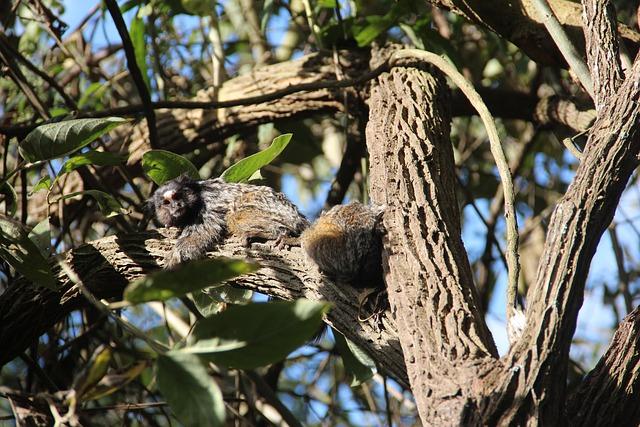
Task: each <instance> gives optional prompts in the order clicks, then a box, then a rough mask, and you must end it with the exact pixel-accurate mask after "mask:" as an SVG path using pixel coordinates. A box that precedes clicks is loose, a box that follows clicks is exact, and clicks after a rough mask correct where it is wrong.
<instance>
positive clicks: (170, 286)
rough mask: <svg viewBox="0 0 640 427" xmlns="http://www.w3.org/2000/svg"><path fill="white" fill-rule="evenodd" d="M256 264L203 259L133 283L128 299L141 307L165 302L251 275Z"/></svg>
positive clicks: (126, 294)
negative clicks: (145, 303)
mask: <svg viewBox="0 0 640 427" xmlns="http://www.w3.org/2000/svg"><path fill="white" fill-rule="evenodd" d="M258 268H259V266H258V265H256V264H250V263H248V262H245V261H240V260H234V259H225V258H218V259H201V260H196V261H190V262H187V263H184V264H181V265H180V266H179V267H178V268H177V269H175V270H161V271H157V272H155V273H152V274H149V275H148V276H146V277H143V278H142V279H139V280H136V281H134V282H132V283H130V284H129V285H128V286H127V288H126V289H125V291H124V299H126V300H127V301H129V302H131V303H134V304H137V303H141V302H146V301H156V300H157V301H164V300H167V299H169V298H173V297H178V296H181V295H184V294H187V293H189V292H193V291H196V290H198V289H203V288H206V287H208V286H212V285H215V284H217V283H220V282H224V281H225V280H229V279H231V278H233V277H237V276H241V275H243V274H247V273H251V272H253V271H256V270H257V269H258Z"/></svg>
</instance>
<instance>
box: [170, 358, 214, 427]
mask: <svg viewBox="0 0 640 427" xmlns="http://www.w3.org/2000/svg"><path fill="white" fill-rule="evenodd" d="M157 366H158V388H159V389H160V392H161V393H162V395H163V396H164V398H165V399H166V400H167V402H168V403H169V406H170V407H171V409H172V410H173V412H174V413H175V414H176V417H177V418H178V420H180V422H181V423H182V424H184V425H185V426H187V427H190V426H194V427H199V426H222V425H224V417H225V411H224V401H223V400H222V393H221V392H220V388H218V385H217V384H216V383H215V381H213V379H212V378H211V377H210V376H209V373H208V372H207V370H206V369H205V368H204V366H202V364H201V363H200V360H199V359H198V358H197V357H196V356H193V355H190V354H185V353H178V352H169V353H166V354H164V355H160V356H159V357H158V362H157Z"/></svg>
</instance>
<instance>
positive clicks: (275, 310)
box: [179, 299, 330, 369]
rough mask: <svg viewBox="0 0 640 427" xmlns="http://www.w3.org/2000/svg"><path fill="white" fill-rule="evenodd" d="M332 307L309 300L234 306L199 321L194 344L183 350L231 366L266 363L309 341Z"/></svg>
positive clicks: (181, 350)
mask: <svg viewBox="0 0 640 427" xmlns="http://www.w3.org/2000/svg"><path fill="white" fill-rule="evenodd" d="M329 307H330V305H329V304H328V303H323V302H316V301H309V300H305V299H300V300H297V301H294V302H289V301H287V302H285V301H278V302H270V303H255V304H248V305H238V306H231V307H229V308H227V309H226V310H225V311H223V312H221V313H218V314H216V315H214V316H211V317H208V318H206V319H202V320H200V321H199V322H198V323H196V326H195V328H194V330H193V337H192V342H193V344H192V345H190V346H187V347H184V348H182V349H180V350H179V351H180V352H184V353H194V354H199V355H200V356H203V357H204V358H206V359H208V360H211V361H213V362H215V363H220V364H222V365H226V366H230V367H237V368H242V369H252V368H255V367H258V366H264V365H267V364H269V363H273V362H277V361H279V360H282V359H284V358H285V357H286V356H287V355H288V354H289V353H290V352H292V351H293V350H295V349H296V348H298V347H299V346H301V345H303V344H304V343H305V342H307V341H308V340H309V339H310V338H311V337H312V336H313V335H314V334H315V333H316V332H317V331H318V329H319V327H320V324H321V323H322V316H323V315H324V314H325V313H326V312H327V311H328V310H329Z"/></svg>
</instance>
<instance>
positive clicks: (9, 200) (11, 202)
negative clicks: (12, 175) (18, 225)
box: [0, 182, 18, 216]
mask: <svg viewBox="0 0 640 427" xmlns="http://www.w3.org/2000/svg"><path fill="white" fill-rule="evenodd" d="M0 194H4V204H5V206H7V215H9V216H14V215H15V214H16V211H17V210H18V194H17V193H16V190H14V188H13V186H11V184H9V183H8V182H5V183H4V184H2V185H0Z"/></svg>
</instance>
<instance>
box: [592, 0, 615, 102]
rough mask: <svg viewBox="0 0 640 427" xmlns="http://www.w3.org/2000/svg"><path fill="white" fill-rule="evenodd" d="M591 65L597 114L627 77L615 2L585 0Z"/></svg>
mask: <svg viewBox="0 0 640 427" xmlns="http://www.w3.org/2000/svg"><path fill="white" fill-rule="evenodd" d="M582 6H583V13H582V20H583V22H584V38H585V42H586V44H587V48H586V49H587V62H588V64H589V70H590V71H591V79H592V81H593V86H594V102H595V106H596V111H600V109H602V106H603V105H604V104H605V103H606V102H607V100H608V99H609V98H610V97H612V96H613V94H615V93H616V91H617V90H618V88H619V87H620V84H622V80H623V77H624V74H623V73H622V65H621V64H620V50H619V47H618V32H617V29H616V20H615V19H616V14H615V10H614V7H613V4H612V3H611V1H609V0H607V1H601V0H582Z"/></svg>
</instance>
